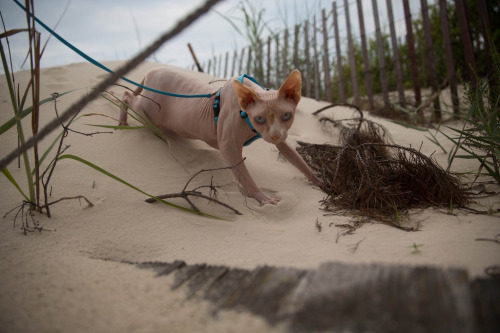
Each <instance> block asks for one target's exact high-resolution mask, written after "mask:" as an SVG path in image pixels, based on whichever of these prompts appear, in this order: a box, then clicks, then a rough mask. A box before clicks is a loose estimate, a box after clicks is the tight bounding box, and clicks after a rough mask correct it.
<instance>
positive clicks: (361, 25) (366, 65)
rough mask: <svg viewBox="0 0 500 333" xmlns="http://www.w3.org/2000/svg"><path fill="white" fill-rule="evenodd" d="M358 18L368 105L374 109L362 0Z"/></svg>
mask: <svg viewBox="0 0 500 333" xmlns="http://www.w3.org/2000/svg"><path fill="white" fill-rule="evenodd" d="M358 20H359V32H360V34H361V51H362V53H363V69H364V74H365V87H366V95H367V96H368V106H369V108H370V110H374V109H375V105H374V103H373V81H372V72H371V70H370V59H369V58H368V49H367V46H366V33H365V20H364V17H363V3H362V1H361V0H358Z"/></svg>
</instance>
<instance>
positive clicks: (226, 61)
mask: <svg viewBox="0 0 500 333" xmlns="http://www.w3.org/2000/svg"><path fill="white" fill-rule="evenodd" d="M228 62H229V52H226V60H225V61H224V78H226V77H227V65H228Z"/></svg>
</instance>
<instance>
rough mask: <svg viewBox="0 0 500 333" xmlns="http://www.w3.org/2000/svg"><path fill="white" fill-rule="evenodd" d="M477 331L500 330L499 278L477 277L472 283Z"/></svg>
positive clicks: (493, 331) (494, 332)
mask: <svg viewBox="0 0 500 333" xmlns="http://www.w3.org/2000/svg"><path fill="white" fill-rule="evenodd" d="M470 286H471V293H472V302H473V306H474V315H475V319H476V323H477V328H476V332H481V333H497V332H499V331H500V282H499V280H498V278H497V279H484V278H483V279H477V280H474V281H472V283H471V284H470Z"/></svg>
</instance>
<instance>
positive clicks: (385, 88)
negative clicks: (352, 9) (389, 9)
mask: <svg viewBox="0 0 500 333" xmlns="http://www.w3.org/2000/svg"><path fill="white" fill-rule="evenodd" d="M372 7H373V19H374V20H375V33H376V36H377V53H378V63H379V67H380V82H381V84H382V96H383V99H384V107H385V108H389V104H390V101H389V84H388V81H387V67H386V66H385V57H384V45H383V43H382V33H381V32H380V21H379V18H378V7H377V0H372Z"/></svg>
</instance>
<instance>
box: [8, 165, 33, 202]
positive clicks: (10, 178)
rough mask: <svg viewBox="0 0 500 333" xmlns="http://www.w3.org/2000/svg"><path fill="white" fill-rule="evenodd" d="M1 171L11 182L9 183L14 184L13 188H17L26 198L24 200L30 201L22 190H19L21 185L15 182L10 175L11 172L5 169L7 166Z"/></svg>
mask: <svg viewBox="0 0 500 333" xmlns="http://www.w3.org/2000/svg"><path fill="white" fill-rule="evenodd" d="M2 173H3V175H4V176H5V178H7V179H8V180H9V181H10V182H11V184H12V185H14V187H15V188H17V190H18V191H19V193H21V195H22V196H23V197H24V198H25V199H26V201H28V202H30V199H29V198H28V196H27V195H26V194H24V192H23V190H21V187H19V184H17V182H16V180H15V179H14V177H12V175H11V173H10V172H9V170H7V168H5V169H3V170H2Z"/></svg>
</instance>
